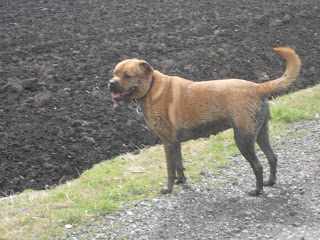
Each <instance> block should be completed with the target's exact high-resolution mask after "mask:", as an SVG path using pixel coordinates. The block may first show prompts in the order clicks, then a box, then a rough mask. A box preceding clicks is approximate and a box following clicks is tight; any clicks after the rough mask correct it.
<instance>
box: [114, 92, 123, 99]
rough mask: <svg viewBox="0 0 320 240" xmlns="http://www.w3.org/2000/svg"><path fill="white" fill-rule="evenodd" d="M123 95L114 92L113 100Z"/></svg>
mask: <svg viewBox="0 0 320 240" xmlns="http://www.w3.org/2000/svg"><path fill="white" fill-rule="evenodd" d="M121 96H122V94H121V93H116V92H112V93H111V97H112V98H121Z"/></svg>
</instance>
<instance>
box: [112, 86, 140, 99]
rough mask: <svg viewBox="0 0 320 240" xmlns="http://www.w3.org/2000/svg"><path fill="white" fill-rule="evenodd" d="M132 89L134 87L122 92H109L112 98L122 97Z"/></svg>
mask: <svg viewBox="0 0 320 240" xmlns="http://www.w3.org/2000/svg"><path fill="white" fill-rule="evenodd" d="M134 89H135V88H131V89H130V90H129V91H127V92H122V93H117V92H111V97H112V98H123V97H124V96H126V95H128V94H129V93H131V92H132V91H133V90H134Z"/></svg>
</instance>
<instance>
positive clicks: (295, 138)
mask: <svg viewBox="0 0 320 240" xmlns="http://www.w3.org/2000/svg"><path fill="white" fill-rule="evenodd" d="M290 129H291V132H290V133H289V134H288V135H286V136H284V137H276V136H274V137H272V143H273V144H272V145H273V146H274V147H275V151H276V154H277V155H278V159H279V162H278V179H277V184H276V186H274V187H266V188H265V189H264V193H263V195H262V196H259V197H251V196H249V195H248V192H249V191H250V190H251V189H252V188H254V183H255V181H254V175H253V173H252V170H251V168H250V166H249V164H248V163H247V162H246V161H245V159H244V158H243V157H242V156H241V155H240V154H239V155H235V156H232V157H231V158H232V163H231V164H230V165H228V166H225V167H223V168H221V169H220V170H219V171H218V172H212V171H210V170H205V171H201V172H200V173H199V176H200V175H201V179H202V180H201V182H200V183H198V184H192V185H188V187H185V188H182V189H180V190H179V189H178V188H176V189H175V190H174V192H173V194H171V195H165V196H162V195H159V196H158V197H157V198H155V199H152V200H144V201H140V202H137V203H136V204H135V205H127V206H126V207H125V208H124V209H123V210H120V211H118V212H116V213H114V214H112V215H107V216H103V217H98V218H97V219H94V220H93V221H92V223H91V224H90V225H89V226H88V227H87V228H81V229H72V228H71V229H69V232H68V233H67V234H65V235H64V236H63V237H61V239H63V238H68V239H77V240H80V239H92V240H94V239H172V240H173V239H179V240H181V239H308V240H309V239H319V236H320V188H319V183H320V144H319V143H320V118H319V117H318V118H317V119H314V120H311V121H308V122H299V123H297V124H294V125H292V126H291V127H290ZM257 153H258V156H259V158H260V160H261V162H263V165H264V166H265V170H264V171H265V175H264V176H265V178H266V177H267V176H268V170H269V169H268V167H267V160H266V158H265V157H264V155H263V153H262V152H261V151H259V150H258V152H257ZM189 177H190V176H189Z"/></svg>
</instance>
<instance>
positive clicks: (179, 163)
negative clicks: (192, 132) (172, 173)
mask: <svg viewBox="0 0 320 240" xmlns="http://www.w3.org/2000/svg"><path fill="white" fill-rule="evenodd" d="M184 170H186V169H185V168H184V167H183V163H182V155H181V144H180V143H179V146H178V147H177V149H176V171H177V174H178V179H177V180H176V181H175V182H174V184H176V185H178V184H183V183H185V182H186V181H187V179H186V177H185V176H184V173H183V171H184Z"/></svg>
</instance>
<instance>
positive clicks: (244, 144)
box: [234, 128, 263, 196]
mask: <svg viewBox="0 0 320 240" xmlns="http://www.w3.org/2000/svg"><path fill="white" fill-rule="evenodd" d="M234 139H235V141H236V144H237V147H238V148H239V150H240V152H241V154H242V155H243V156H244V157H245V159H246V160H247V161H248V162H249V163H250V165H251V168H252V170H253V172H254V174H255V176H256V189H255V190H252V191H250V192H249V195H251V196H258V195H260V194H262V192H263V168H262V165H261V163H260V162H259V160H258V157H257V155H256V153H255V147H254V145H255V136H254V134H245V133H243V132H241V131H239V130H238V129H236V128H234Z"/></svg>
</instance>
